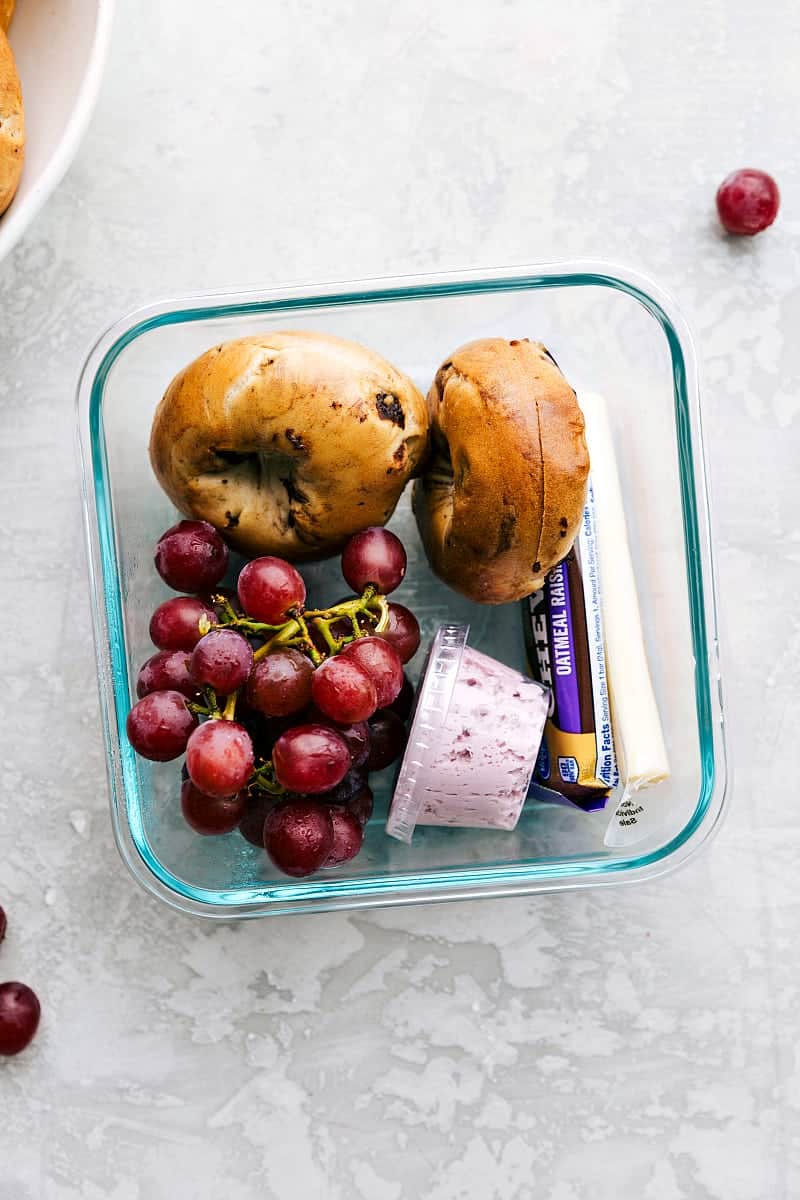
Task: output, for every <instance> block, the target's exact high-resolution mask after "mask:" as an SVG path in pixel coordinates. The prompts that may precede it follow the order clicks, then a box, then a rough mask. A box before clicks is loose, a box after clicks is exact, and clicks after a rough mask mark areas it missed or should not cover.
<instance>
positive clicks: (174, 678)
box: [136, 650, 199, 700]
mask: <svg viewBox="0 0 800 1200" xmlns="http://www.w3.org/2000/svg"><path fill="white" fill-rule="evenodd" d="M150 692H180V693H181V695H183V696H186V698H187V699H188V700H196V699H197V697H198V695H199V689H198V687H197V684H196V683H195V682H194V680H193V679H192V677H191V675H190V674H189V655H188V654H187V652H186V651H185V650H159V651H158V653H157V654H154V655H153V656H152V658H148V660H147V662H146V663H145V664H144V666H143V667H142V669H141V670H140V672H139V675H138V677H137V679H136V695H137V696H138V697H139V699H140V700H141V698H142V696H149V694H150Z"/></svg>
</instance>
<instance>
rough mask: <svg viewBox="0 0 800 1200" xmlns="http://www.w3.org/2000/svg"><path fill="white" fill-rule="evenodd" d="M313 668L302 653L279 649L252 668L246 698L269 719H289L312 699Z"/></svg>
mask: <svg viewBox="0 0 800 1200" xmlns="http://www.w3.org/2000/svg"><path fill="white" fill-rule="evenodd" d="M313 674H314V668H313V667H312V665H311V663H310V661H309V660H308V659H307V658H306V656H305V654H301V652H300V651H299V650H292V649H289V650H276V651H275V652H274V653H273V654H268V655H267V656H266V658H261V659H259V661H258V662H257V663H256V665H255V666H254V667H253V671H252V674H251V675H250V679H249V681H248V684H247V699H248V700H249V701H250V703H251V704H252V706H253V708H257V709H258V710H259V712H262V713H266V715H267V716H268V717H288V716H291V715H292V714H293V713H296V712H300V710H301V709H302V708H305V707H306V705H307V704H308V702H309V700H310V699H311V677H312V675H313Z"/></svg>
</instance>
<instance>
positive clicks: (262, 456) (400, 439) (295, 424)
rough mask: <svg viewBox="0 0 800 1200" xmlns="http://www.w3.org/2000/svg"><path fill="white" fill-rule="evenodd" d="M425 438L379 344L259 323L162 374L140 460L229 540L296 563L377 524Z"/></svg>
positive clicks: (412, 399) (420, 402)
mask: <svg viewBox="0 0 800 1200" xmlns="http://www.w3.org/2000/svg"><path fill="white" fill-rule="evenodd" d="M427 437H428V414H427V408H426V405H425V400H424V398H423V396H422V395H421V394H420V392H419V391H417V389H416V388H415V387H414V384H413V383H412V382H411V380H410V379H408V378H406V376H405V375H402V374H401V373H400V372H399V371H397V370H395V368H394V367H393V366H391V364H390V363H388V362H387V361H386V360H385V359H384V358H381V357H380V355H378V354H375V353H373V352H372V351H371V350H367V349H365V348H364V347H363V346H359V345H356V344H355V343H354V342H348V341H344V340H343V339H341V338H337V337H331V336H329V335H326V334H321V333H304V332H280V333H267V334H263V335H261V336H258V337H246V338H240V339H238V340H237V341H232V342H226V343H224V344H223V345H220V346H215V347H214V348H213V349H211V350H208V351H207V352H206V353H205V354H203V355H201V356H200V358H198V359H196V360H195V361H194V362H193V363H190V364H189V366H188V367H186V368H185V369H184V370H183V371H181V372H180V374H179V375H177V376H176V378H175V379H173V381H172V383H171V384H170V385H169V387H168V388H167V391H166V393H165V395H164V397H163V399H162V401H161V403H160V405H159V407H158V409H157V411H156V414H155V417H154V420H153V426H152V431H151V436H150V460H151V462H152V465H153V470H154V471H155V474H156V477H157V478H158V480H159V482H160V484H161V486H162V487H163V488H164V490H165V492H166V493H167V495H168V496H169V497H170V499H171V500H172V501H173V503H174V504H176V505H177V507H178V508H179V509H180V510H181V512H183V513H185V514H186V515H187V516H189V517H195V518H199V519H202V520H205V521H210V522H211V524H212V525H215V526H216V527H217V529H219V530H220V532H221V533H222V534H223V536H224V537H225V539H226V541H228V542H229V543H230V544H231V545H232V546H233V547H234V548H235V549H237V550H240V551H241V552H242V553H243V554H247V555H260V554H276V555H279V556H280V557H282V558H287V559H290V560H293V561H299V560H303V559H309V558H321V557H325V556H326V555H329V554H333V553H335V551H337V550H339V549H340V548H341V547H342V546H343V545H344V543H345V542H346V541H347V539H348V537H349V536H350V535H351V534H353V533H355V532H356V531H357V530H359V529H365V528H366V527H367V526H368V525H383V524H384V522H385V521H386V520H388V518H389V517H390V516H391V514H392V512H393V510H394V507H395V505H396V504H397V501H398V500H399V498H400V494H401V492H402V491H403V488H404V487H405V484H406V482H407V481H408V479H409V478H410V477H411V475H412V474H413V473H414V472H415V471H417V470H418V468H419V466H420V464H421V462H422V459H423V457H424V455H425V451H426V448H427Z"/></svg>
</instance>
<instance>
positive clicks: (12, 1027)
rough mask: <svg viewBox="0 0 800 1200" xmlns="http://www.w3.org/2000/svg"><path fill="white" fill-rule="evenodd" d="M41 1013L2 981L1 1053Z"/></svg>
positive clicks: (12, 1047) (29, 996) (20, 1041)
mask: <svg viewBox="0 0 800 1200" xmlns="http://www.w3.org/2000/svg"><path fill="white" fill-rule="evenodd" d="M331 841H333V835H331ZM41 1014H42V1010H41V1007H40V1005H39V1000H38V998H37V995H36V993H35V992H34V991H31V989H30V988H29V987H27V986H26V984H24V983H14V982H12V983H0V1054H7V1055H12V1054H19V1053H20V1052H21V1051H22V1050H24V1049H25V1047H26V1046H28V1045H30V1043H31V1042H32V1041H33V1037H34V1034H35V1033H36V1030H37V1029H38V1028H39V1018H40V1016H41Z"/></svg>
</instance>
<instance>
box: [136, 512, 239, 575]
mask: <svg viewBox="0 0 800 1200" xmlns="http://www.w3.org/2000/svg"><path fill="white" fill-rule="evenodd" d="M154 561H155V564H156V570H157V571H158V573H159V575H160V576H161V578H162V579H163V580H164V582H165V583H166V584H168V585H169V587H171V588H174V589H175V591H176V592H205V591H208V590H209V588H213V587H215V586H216V585H217V584H218V583H219V581H220V579H222V576H223V575H224V574H225V572H226V570H227V568H228V547H227V546H226V545H225V543H224V542H223V540H222V538H221V537H220V536H219V534H218V533H217V531H216V529H215V528H214V526H213V525H209V523H208V521H179V522H178V524H177V525H173V526H172V527H171V528H170V529H168V530H167V532H166V533H163V534H162V535H161V537H160V538H159V539H158V544H157V545H156V552H155V559H154Z"/></svg>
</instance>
